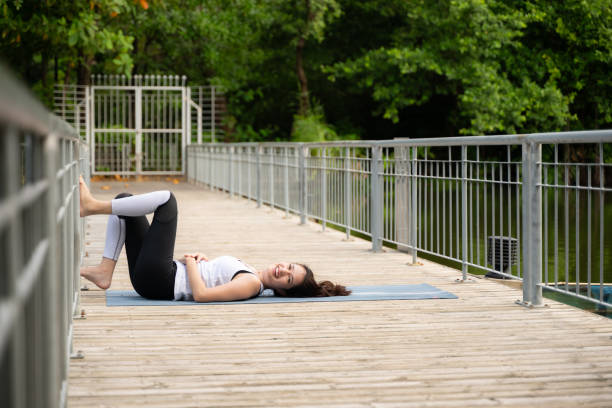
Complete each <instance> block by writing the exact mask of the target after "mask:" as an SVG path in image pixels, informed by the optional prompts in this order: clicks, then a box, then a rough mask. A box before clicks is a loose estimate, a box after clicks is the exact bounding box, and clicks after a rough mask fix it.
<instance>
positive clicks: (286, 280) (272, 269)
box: [262, 262, 306, 294]
mask: <svg viewBox="0 0 612 408" xmlns="http://www.w3.org/2000/svg"><path fill="white" fill-rule="evenodd" d="M305 277H306V269H304V267H303V266H302V265H299V264H296V263H286V262H280V263H275V264H272V265H270V266H268V267H267V268H266V269H264V271H263V273H262V280H263V284H264V286H266V287H267V288H270V289H274V290H275V291H277V292H280V293H281V294H282V293H283V292H284V291H285V290H287V289H291V288H293V287H295V286H299V285H301V284H302V283H303V282H304V278H305Z"/></svg>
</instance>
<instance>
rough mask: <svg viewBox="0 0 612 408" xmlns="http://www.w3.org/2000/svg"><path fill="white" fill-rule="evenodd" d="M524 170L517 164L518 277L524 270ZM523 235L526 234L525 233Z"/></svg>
mask: <svg viewBox="0 0 612 408" xmlns="http://www.w3.org/2000/svg"><path fill="white" fill-rule="evenodd" d="M521 171H522V167H521V166H518V165H517V166H516V171H515V173H516V182H517V185H516V240H517V241H518V245H517V246H516V258H517V259H516V276H517V277H519V278H520V277H521V276H522V270H521V264H522V262H523V260H522V258H521V250H522V249H521V247H522V241H521V224H522V219H521V201H520V199H521V197H520V195H521V192H522V191H524V188H523V187H524V185H523V181H524V177H523V179H521V178H520V176H521V173H520V172H521ZM523 235H525V234H524V233H523Z"/></svg>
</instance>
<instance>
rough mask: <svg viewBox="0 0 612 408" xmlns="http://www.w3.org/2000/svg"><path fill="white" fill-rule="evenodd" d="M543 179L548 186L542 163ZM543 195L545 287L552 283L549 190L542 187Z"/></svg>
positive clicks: (544, 167)
mask: <svg viewBox="0 0 612 408" xmlns="http://www.w3.org/2000/svg"><path fill="white" fill-rule="evenodd" d="M542 173H543V174H542V177H543V183H542V184H548V166H547V165H545V164H544V163H542ZM542 195H543V197H544V206H543V207H544V208H543V210H544V220H543V221H544V222H543V228H542V234H543V239H542V244H543V250H544V254H543V257H542V259H543V260H544V285H548V283H549V282H550V280H549V277H548V188H545V187H542Z"/></svg>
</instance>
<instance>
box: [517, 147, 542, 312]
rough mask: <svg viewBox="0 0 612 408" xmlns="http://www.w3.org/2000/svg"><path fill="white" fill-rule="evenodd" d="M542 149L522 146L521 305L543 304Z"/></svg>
mask: <svg viewBox="0 0 612 408" xmlns="http://www.w3.org/2000/svg"><path fill="white" fill-rule="evenodd" d="M541 160H542V145H540V144H538V143H534V142H530V141H527V142H525V143H523V208H522V214H521V216H522V217H523V237H524V238H523V301H522V304H523V305H525V306H539V305H541V304H542V287H541V286H540V284H541V280H542V275H541V268H542V193H541V186H540V183H541V181H542V180H541V178H542V174H541V171H540V165H541V164H540V163H541Z"/></svg>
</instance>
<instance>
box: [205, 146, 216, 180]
mask: <svg viewBox="0 0 612 408" xmlns="http://www.w3.org/2000/svg"><path fill="white" fill-rule="evenodd" d="M207 150H208V187H209V188H210V191H212V190H214V186H213V178H214V174H213V172H214V169H215V166H214V164H213V160H214V157H215V146H208V148H207Z"/></svg>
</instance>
